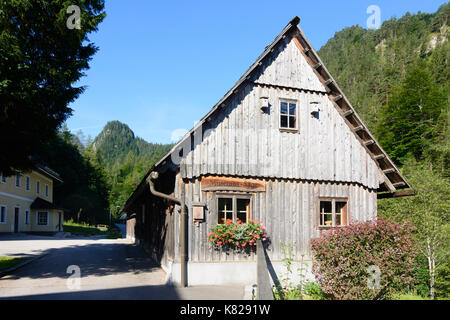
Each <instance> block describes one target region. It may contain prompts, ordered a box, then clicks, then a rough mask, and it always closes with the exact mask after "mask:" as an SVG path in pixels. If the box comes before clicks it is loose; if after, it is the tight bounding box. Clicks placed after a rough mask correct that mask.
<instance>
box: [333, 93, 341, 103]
mask: <svg viewBox="0 0 450 320" xmlns="http://www.w3.org/2000/svg"><path fill="white" fill-rule="evenodd" d="M342 98H343V96H342V94H340V95H338V96H335V97H333V101H334V102H336V101H339V100H341V99H342Z"/></svg>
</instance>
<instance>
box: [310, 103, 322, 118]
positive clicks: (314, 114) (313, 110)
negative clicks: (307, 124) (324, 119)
mask: <svg viewBox="0 0 450 320" xmlns="http://www.w3.org/2000/svg"><path fill="white" fill-rule="evenodd" d="M310 104H311V116H312V117H314V118H316V117H317V115H318V114H319V112H320V109H319V102H311V103H310Z"/></svg>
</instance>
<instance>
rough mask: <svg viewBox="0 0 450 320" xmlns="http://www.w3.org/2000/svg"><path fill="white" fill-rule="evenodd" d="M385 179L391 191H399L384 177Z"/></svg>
mask: <svg viewBox="0 0 450 320" xmlns="http://www.w3.org/2000/svg"><path fill="white" fill-rule="evenodd" d="M383 179H384V184H385V185H386V187H387V188H388V189H389V191H391V192H395V191H396V190H397V189H395V187H394V186H393V185H392V183H391V181H390V180H389V179H388V178H387V177H386V176H383Z"/></svg>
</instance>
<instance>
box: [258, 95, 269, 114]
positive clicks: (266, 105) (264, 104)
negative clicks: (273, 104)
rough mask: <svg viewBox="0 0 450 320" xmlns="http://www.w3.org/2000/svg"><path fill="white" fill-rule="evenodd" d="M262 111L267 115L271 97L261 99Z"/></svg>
mask: <svg viewBox="0 0 450 320" xmlns="http://www.w3.org/2000/svg"><path fill="white" fill-rule="evenodd" d="M259 99H260V100H261V111H262V113H265V112H266V111H267V110H268V109H269V97H261V98H259Z"/></svg>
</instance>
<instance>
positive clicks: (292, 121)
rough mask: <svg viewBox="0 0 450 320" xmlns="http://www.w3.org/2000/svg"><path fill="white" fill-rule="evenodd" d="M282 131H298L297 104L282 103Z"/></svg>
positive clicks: (290, 102)
mask: <svg viewBox="0 0 450 320" xmlns="http://www.w3.org/2000/svg"><path fill="white" fill-rule="evenodd" d="M280 130H289V131H296V130H297V102H296V101H287V100H281V101H280Z"/></svg>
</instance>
